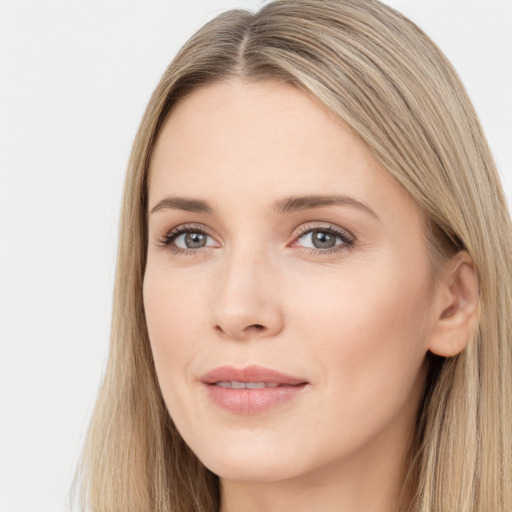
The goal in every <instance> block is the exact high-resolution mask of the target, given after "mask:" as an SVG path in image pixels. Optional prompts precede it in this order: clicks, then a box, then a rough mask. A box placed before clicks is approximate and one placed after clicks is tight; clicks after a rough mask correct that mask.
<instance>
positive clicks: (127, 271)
mask: <svg viewBox="0 0 512 512" xmlns="http://www.w3.org/2000/svg"><path fill="white" fill-rule="evenodd" d="M233 77H243V78H245V79H248V80H253V81H258V80H269V79H271V80H281V81H285V82H287V83H290V84H293V85H294V86H296V87H298V88H300V89H301V90H303V91H306V92H307V93H308V94H310V95H312V96H313V97H316V98H317V99H319V100H320V101H321V102H323V103H324V104H325V105H326V106H327V107H328V108H329V109H330V110H331V111H332V112H333V113H334V114H335V115H337V116H339V118H341V119H342V120H343V121H344V122H345V123H347V124H348V125H349V126H350V127H351V128H352V130H353V131H354V132H355V133H356V134H357V135H358V136H359V137H360V139H361V140H362V141H363V142H364V144H366V146H367V147H368V149H369V150H370V151H371V153H372V154H373V155H374V156H375V157H376V158H377V159H378V160H379V161H380V162H381V163H382V164H383V165H384V166H385V167H386V168H387V169H388V171H389V172H390V173H391V174H392V175H393V176H394V177H395V178H396V179H397V180H398V182H399V183H400V184H401V185H402V186H403V187H404V188H405V189H406V190H407V191H408V192H409V193H410V194H411V196H412V197H414V199H415V200H416V201H417V202H418V204H419V205H421V207H422V208H423V210H424V211H425V213H426V215H427V217H428V218H429V220H430V224H431V226H432V227H433V228H432V229H431V231H430V239H431V240H430V241H431V247H432V249H433V251H434V252H435V251H437V252H439V248H440V247H441V246H442V243H441V239H445V240H449V241H450V243H451V244H452V245H453V246H454V247H456V248H458V249H462V248H463V249H465V250H467V251H468V253H469V254H470V257H471V259H472V261H473V263H474V266H475V269H476V272H477V274H478V278H479V283H480V306H479V310H480V314H479V320H478V325H477V326H476V328H475V332H474V334H473V335H472V336H471V339H470V340H469V342H468V345H467V348H466V349H465V350H464V351H463V352H462V353H461V354H460V355H459V356H456V357H453V358H450V359H442V358H432V361H431V371H430V373H429V377H428V379H427V380H428V382H427V385H426V387H425V393H424V397H423V401H422V405H421V407H420V410H419V413H418V423H417V431H416V440H415V443H414V446H413V447H412V448H411V461H410V465H409V472H408V475H407V477H406V478H405V480H407V485H408V486H409V487H410V491H412V496H413V500H412V504H411V510H414V511H416V512H433V511H440V512H456V511H457V512H460V511H464V512H465V511H467V512H469V511H471V512H473V511H481V512H505V511H510V510H512V414H511V410H512V381H511V380H512V365H511V343H510V341H511V340H510V338H511V334H512V295H511V294H512V275H511V256H510V255H511V254H512V237H511V233H512V230H511V224H510V218H509V215H508V211H507V204H506V200H505V197H504V194H503V191H502V188H501V184H500V179H499V176H498V174H497V171H496V168H495V164H494V162H493V158H492V156H491V154H490V151H489V148H488V145H487V143H486V140H485V137H484V135H483V133H482V129H481V127H480V124H479V122H478V119H477V116H476V114H475V111H474V109H473V106H472V104H471V102H470V100H469V98H468V95H467V93H466V91H465V89H464V87H463V85H462V84H461V82H460V80H459V78H458V77H457V75H456V73H455V71H454V70H453V68H452V66H451V65H450V63H449V62H448V61H447V59H446V58H445V57H444V55H443V54H442V53H441V52H440V50H439V49H438V48H437V47H436V46H435V45H434V44H433V43H432V41H431V40H430V39H429V38H428V37H427V36H426V35H425V34H424V33H423V32H422V31H421V30H420V29H419V28H418V27H417V26H416V25H414V24H413V23H412V22H411V21H409V20H408V19H406V18H405V17H403V16H402V15H401V14H399V13H398V12H396V11H394V10H393V9H391V8H389V7H387V6H385V5H383V4H381V3H380V2H378V1H377V0H277V1H274V2H271V3H269V4H268V5H266V6H264V7H263V8H262V9H261V10H260V11H259V12H257V13H256V14H252V13H249V12H246V11H242V10H233V11H228V12H226V13H224V14H222V15H220V16H218V17H217V18H215V19H214V20H212V21H211V22H209V23H208V24H206V25H205V26H204V27H203V28H202V29H201V30H199V31H198V32H197V33H196V34H195V35H194V36H193V37H192V38H191V39H190V40H189V41H188V42H187V44H186V45H185V46H184V47H183V48H182V49H181V51H180V52H179V53H178V55H177V56H176V58H175V59H174V61H173V62H172V63H171V64H170V65H169V67H168V68H167V70H166V71H165V73H164V75H163V77H162V79H161V81H160V83H159V84H158V86H157V88H156V90H155V91H154V93H153V95H152V97H151V99H150V102H149V104H148V107H147V109H146V112H145V114H144V117H143V119H142V122H141V125H140V127H139V130H138V133H137V135H136V138H135V142H134V145H133V150H132V155H131V160H130V164H129V168H128V173H127V177H126V184H125V191H124V202H123V209H122V216H121V226H120V237H119V252H118V264H117V273H116V284H115V292H114V311H113V323H112V337H111V347H110V356H109V361H108V365H107V369H106V374H105V378H104V382H103V384H102V387H101V390H100V393H99V396H98V400H97V403H96V406H95V409H94V412H93V417H92V421H91V425H90V428H89V431H88V436H87V439H86V444H85V447H84V451H83V455H82V459H81V463H80V467H79V470H78V471H77V476H76V487H77V489H78V490H79V492H80V496H81V500H80V503H81V504H82V509H87V510H92V511H94V512H114V511H119V512H121V511H122V512H130V511H133V512H150V511H151V512H156V511H159V512H171V511H173V512H186V511H201V512H216V511H217V510H218V507H219V488H218V479H217V477H216V476H215V475H214V474H212V473H211V472H210V471H208V470H207V469H206V468H205V467H204V466H203V465H202V464H201V463H200V462H199V461H198V459H197V458H196V457H195V455H194V454H193V453H192V452H191V451H190V449H189V448H188V447H187V446H186V445H185V443H184V442H183V440H182V438H181V436H180V435H179V433H178V432H177V431H176V429H175V427H174V425H173V423H172V420H171V419H170V417H169V414H168V412H167V410H166V408H165V405H164V402H163V399H162V396H161V393H160V390H159V387H158V383H157V379H156V374H155V369H154V365H153V359H152V354H151V350H150V345H149V340H148V334H147V330H146V324H145V318H144V310H143V301H142V281H143V276H144V269H145V257H146V256H145V254H146V244H147V233H146V229H147V228H146V210H147V190H146V188H147V177H148V172H149V166H150V160H151V154H152V150H153V147H154V144H155V140H156V138H157V136H158V133H159V129H160V127H161V126H162V123H163V121H164V119H165V118H166V116H167V115H168V114H169V112H171V111H172V108H173V105H174V104H175V103H176V102H177V101H178V100H179V99H180V98H183V97H184V96H186V95H187V94H188V93H189V92H190V91H191V90H193V89H196V88H198V87H202V86H204V85H206V84H209V83H212V82H215V81H221V80H227V79H230V78H233ZM404 485H405V484H404Z"/></svg>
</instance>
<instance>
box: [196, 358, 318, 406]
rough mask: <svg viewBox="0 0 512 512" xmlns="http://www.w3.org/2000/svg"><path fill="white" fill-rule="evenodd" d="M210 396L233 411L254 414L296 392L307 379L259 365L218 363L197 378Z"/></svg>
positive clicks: (215, 401) (292, 396)
mask: <svg viewBox="0 0 512 512" xmlns="http://www.w3.org/2000/svg"><path fill="white" fill-rule="evenodd" d="M201 382H202V383H203V384H204V385H205V387H206V391H207V392H208V395H209V397H210V399H211V400H212V401H213V403H215V404H216V405H218V406H219V407H221V408H223V409H226V410H228V411H230V412H232V413H234V414H241V415H254V414H258V413H260V412H263V411H266V410H268V409H270V408H272V407H275V406H276V405H279V404H281V403H283V402H287V401H289V400H292V399H293V398H295V397H296V396H297V395H299V394H300V393H301V392H302V391H303V390H304V388H305V387H306V385H307V384H308V382H307V381H306V380H304V379H302V378H299V377H292V376H291V375H286V374H284V373H281V372H278V371H275V370H272V369H270V368H263V367H261V366H248V367H246V368H241V369H238V368H234V367H232V366H222V367H220V368H216V369H215V370H212V371H210V372H208V373H206V374H205V375H203V377H202V378H201Z"/></svg>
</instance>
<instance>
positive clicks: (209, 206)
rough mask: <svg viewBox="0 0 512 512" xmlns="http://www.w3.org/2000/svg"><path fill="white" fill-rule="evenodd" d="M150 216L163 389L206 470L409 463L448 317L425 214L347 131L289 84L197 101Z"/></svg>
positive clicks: (186, 108)
mask: <svg viewBox="0 0 512 512" xmlns="http://www.w3.org/2000/svg"><path fill="white" fill-rule="evenodd" d="M148 217H149V246H148V259H147V268H146V273H145V278H144V307H145V312H146V318H147V325H148V330H149V337H150V340H151V348H152V351H153V355H154V361H155V365H156V371H157V375H158V380H159V384H160V387H161V390H162V394H163V397H164V400H165V403H166V405H167V407H168V410H169V412H170V415H171V417H172V419H173V420H174V423H175V425H176V427H177V428H178V430H179V432H180V433H181V435H182V436H183V438H184V439H185V441H186V442H187V444H188V445H189V446H190V448H191V449H192V450H193V451H194V452H195V453H196V454H197V456H198V457H199V459H200V460H201V461H202V462H203V463H204V464H205V465H206V466H207V467H208V468H210V469H211V470H212V471H213V472H215V473H217V474H218V475H220V476H221V477H223V478H224V479H227V480H238V481H254V482H268V481H276V480H282V479H286V478H292V477H297V476H299V475H315V474H316V475H321V474H323V475H325V471H331V470H332V471H337V470H340V471H342V470H343V468H347V467H350V468H352V470H354V471H358V470H361V471H364V468H365V467H370V466H372V467H375V466H379V464H382V465H383V466H382V467H383V468H386V467H387V466H386V464H388V466H389V464H393V462H392V461H394V460H397V459H400V458H401V457H402V456H403V455H404V453H405V450H406V448H407V444H408V442H409V441H410V437H411V434H412V430H413V426H414V422H415V414H416V410H417V407H418V403H419V400H420V396H421V391H422V385H423V382H424V377H425V354H426V352H427V350H428V344H429V339H430V337H431V334H432V331H433V327H432V326H433V323H434V320H435V318H434V317H435V315H434V314H433V310H434V308H433V307H432V304H433V296H434V294H435V281H434V279H433V277H432V272H431V266H430V263H429V259H428V254H427V249H426V242H425V238H424V233H425V227H424V220H425V219H424V216H423V214H422V212H421V211H420V209H419V208H418V207H417V206H416V204H415V203H414V202H413V201H412V200H411V199H410V197H409V196H408V195H407V194H406V193H404V192H403V190H402V189H401V188H400V187H399V186H398V185H397V183H396V182H395V181H394V180H393V179H392V178H391V177H390V175H389V173H388V172H386V171H385V170H383V168H382V167H381V166H380V165H379V164H378V162H377V161H376V160H375V159H374V158H373V157H372V156H371V154H370V153H369V152H368V151H367V150H366V149H365V147H364V146H363V145H362V143H361V142H360V141H359V140H358V139H357V138H356V137H355V136H354V135H353V134H352V133H351V132H350V131H349V130H348V129H347V128H346V127H345V126H344V125H343V124H342V123H341V122H340V121H339V120H337V119H336V118H335V117H334V116H333V115H331V114H330V113H329V112H328V111H327V110H326V109H325V108H323V107H321V106H320V105H319V104H318V103H316V102H315V101H313V100H312V99H310V98H309V97H308V96H306V95H305V94H303V93H301V92H299V91H298V90H297V89H295V88H293V87H292V86H290V85H285V84H280V83H273V82H268V83H257V84H255V83H247V82H242V81H238V80H234V81H231V82H224V83H221V84H215V85H210V86H207V87H204V88H201V89H199V90H196V91H195V92H193V93H192V94H190V95H189V96H188V97H186V98H185V99H184V100H183V101H181V102H180V103H179V104H178V105H177V107H176V108H175V109H174V110H173V112H172V115H170V117H169V118H168V119H167V121H166V123H165V125H164V126H163V129H162V131H161V133H160V136H159V139H158V142H157V145H156V148H155V151H154V155H153V160H152V165H151V176H150V182H149V216H148ZM275 372H278V373H275ZM282 374H284V375H282ZM247 383H248V384H247ZM276 386H277V387H276Z"/></svg>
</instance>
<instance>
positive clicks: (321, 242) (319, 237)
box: [313, 231, 336, 249]
mask: <svg viewBox="0 0 512 512" xmlns="http://www.w3.org/2000/svg"><path fill="white" fill-rule="evenodd" d="M335 244H336V239H335V237H334V236H332V235H330V234H329V233H326V232H325V231H313V245H314V246H315V247H316V248H317V249H329V248H331V247H334V246H335Z"/></svg>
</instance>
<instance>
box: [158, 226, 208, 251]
mask: <svg viewBox="0 0 512 512" xmlns="http://www.w3.org/2000/svg"><path fill="white" fill-rule="evenodd" d="M161 245H162V246H163V247H168V248H169V249H170V250H171V251H172V252H174V253H175V254H183V253H187V254H193V253H195V252H197V251H198V250H199V249H202V248H204V247H216V246H217V244H216V242H215V240H214V239H213V238H212V237H211V236H210V235H209V234H208V233H206V231H205V230H204V229H202V228H199V227H196V226H193V225H183V226H178V227H176V228H174V229H172V230H171V231H170V232H169V233H167V235H165V237H164V238H163V239H162V241H161Z"/></svg>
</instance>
